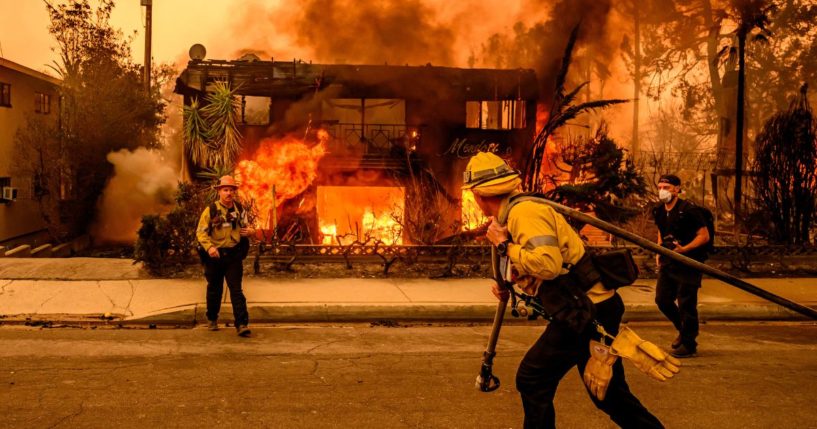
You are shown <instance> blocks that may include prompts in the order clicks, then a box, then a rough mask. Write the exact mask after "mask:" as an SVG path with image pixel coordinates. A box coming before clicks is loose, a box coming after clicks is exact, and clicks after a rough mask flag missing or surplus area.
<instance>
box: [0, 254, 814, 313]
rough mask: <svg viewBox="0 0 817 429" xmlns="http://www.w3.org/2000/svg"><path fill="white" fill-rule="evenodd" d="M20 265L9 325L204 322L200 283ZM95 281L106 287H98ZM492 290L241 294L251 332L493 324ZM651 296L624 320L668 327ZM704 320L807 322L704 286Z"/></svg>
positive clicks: (320, 289) (779, 288) (374, 286)
mask: <svg viewBox="0 0 817 429" xmlns="http://www.w3.org/2000/svg"><path fill="white" fill-rule="evenodd" d="M76 259H79V258H76ZM18 261H20V262H22V263H21V264H20V265H17V263H16V262H15V264H14V265H15V267H14V268H9V262H8V260H5V261H3V263H2V264H0V315H1V316H0V318H1V319H0V320H1V321H4V322H12V321H13V322H20V321H26V320H27V319H30V320H38V321H51V322H71V321H74V322H81V321H97V322H101V321H103V320H109V321H111V322H113V323H118V322H129V323H160V324H178V325H193V324H194V323H202V322H204V321H205V316H204V312H205V286H204V280H203V279H150V278H145V277H146V276H145V275H144V273H143V272H141V270H139V269H138V267H135V266H133V265H130V261H125V263H123V262H111V263H108V262H103V261H97V260H85V261H78V260H74V261H72V262H64V263H65V264H69V263H70V264H74V265H76V267H75V268H74V269H73V270H70V269H68V268H64V267H59V270H57V271H59V274H60V275H58V276H55V275H53V274H49V275H45V274H42V275H41V277H51V278H55V277H60V278H63V279H62V280H53V279H36V277H34V278H35V279H32V276H33V275H36V274H37V272H43V273H44V272H47V271H49V268H50V272H52V273H53V272H54V271H55V270H54V269H55V267H54V266H53V264H54V263H56V262H51V263H49V262H47V260H39V261H37V262H32V261H31V260H23V259H21V260H18ZM52 261H53V260H52ZM67 261H71V260H70V259H69V260H67ZM106 261H107V260H106ZM49 265H50V266H49ZM94 268H95V269H94ZM94 276H96V277H97V278H104V279H107V280H96V279H91V277H94ZM2 278H7V279H5V280H3V279H2ZM22 278H27V279H22ZM750 283H752V284H754V285H756V286H758V287H761V288H763V289H766V290H769V291H771V292H773V293H776V294H778V295H781V296H783V297H785V298H788V299H791V300H794V301H795V302H798V303H800V304H802V305H806V306H809V307H812V308H817V279H814V278H784V279H752V280H750ZM490 284H491V280H489V279H446V280H429V279H357V278H344V279H298V280H281V279H262V278H246V279H245V281H244V291H245V295H246V297H247V301H248V306H249V310H250V320H251V322H254V323H284V322H370V321H377V320H401V321H412V320H413V321H421V320H422V321H446V320H448V321H483V322H490V320H491V319H492V318H493V315H494V311H495V310H496V303H497V301H496V299H495V298H494V297H493V295H491V293H490V290H489V287H490ZM654 291H655V280H646V279H645V280H639V281H638V282H636V284H635V285H634V286H631V287H626V288H622V289H621V290H620V293H621V296H622V298H623V299H624V302H625V304H626V308H627V311H626V313H625V315H624V319H625V320H665V319H664V317H663V316H662V315H661V314H660V312H659V311H658V309H657V308H656V306H655V304H654V303H653V297H654ZM225 296H228V294H226V293H225ZM699 311H700V314H701V318H702V320H742V319H743V320H747V319H748V320H806V319H805V318H804V317H803V316H800V315H799V314H796V313H793V312H790V311H788V310H786V309H783V308H781V307H779V306H778V305H776V304H772V303H769V302H766V301H763V300H761V299H760V298H757V297H755V296H753V295H751V294H748V293H746V292H743V291H741V290H738V289H736V288H734V287H732V286H729V285H726V284H724V283H722V282H720V281H717V280H713V279H705V280H704V285H703V289H702V290H701V292H700V295H699ZM231 317H232V310H231V307H230V304H229V302H225V303H224V304H223V306H222V312H221V320H222V321H230V319H231ZM508 317H511V316H510V312H508Z"/></svg>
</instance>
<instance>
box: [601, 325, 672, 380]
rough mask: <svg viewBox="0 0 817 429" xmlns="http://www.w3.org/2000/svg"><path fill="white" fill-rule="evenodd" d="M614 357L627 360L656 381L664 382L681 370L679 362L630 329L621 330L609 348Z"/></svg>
mask: <svg viewBox="0 0 817 429" xmlns="http://www.w3.org/2000/svg"><path fill="white" fill-rule="evenodd" d="M610 352H611V353H612V354H614V355H617V356H621V357H623V358H625V359H629V360H630V361H631V362H632V363H633V364H634V365H635V366H636V368H638V369H639V370H641V372H643V373H644V374H647V375H649V376H650V377H652V378H654V379H656V380H658V381H666V380H667V379H670V378H672V376H674V375H675V374H678V372H679V371H680V370H681V368H680V366H681V361H679V360H678V359H676V358H674V357H672V356H670V355H668V354H667V353H666V352H665V351H663V350H661V349H660V348H658V346H656V345H655V344H653V343H651V342H649V341H646V340H642V339H641V337H639V336H638V335H636V333H635V332H633V331H632V330H630V328H627V327H625V328H623V329H622V330H621V332H619V334H618V335H617V336H616V339H615V340H614V341H613V344H612V345H611V346H610Z"/></svg>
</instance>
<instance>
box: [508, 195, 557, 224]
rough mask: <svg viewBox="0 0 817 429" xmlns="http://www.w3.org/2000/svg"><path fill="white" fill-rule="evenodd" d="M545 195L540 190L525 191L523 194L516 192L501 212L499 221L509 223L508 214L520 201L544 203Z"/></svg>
mask: <svg viewBox="0 0 817 429" xmlns="http://www.w3.org/2000/svg"><path fill="white" fill-rule="evenodd" d="M545 199H546V198H545V196H544V195H543V194H540V193H538V192H523V193H521V194H516V195H514V196H512V197H511V199H510V200H508V206H507V207H505V211H503V212H502V213H500V214H499V219H498V220H499V223H501V224H502V225H505V224H506V223H508V216H509V215H510V214H511V209H512V208H514V206H516V205H517V204H519V203H523V202H525V201H534V202H538V203H542V200H545Z"/></svg>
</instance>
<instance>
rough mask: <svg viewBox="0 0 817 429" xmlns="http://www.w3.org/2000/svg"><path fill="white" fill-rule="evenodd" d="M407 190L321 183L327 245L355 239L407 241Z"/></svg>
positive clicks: (320, 214) (321, 220) (320, 210)
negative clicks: (405, 204) (404, 217)
mask: <svg viewBox="0 0 817 429" xmlns="http://www.w3.org/2000/svg"><path fill="white" fill-rule="evenodd" d="M404 200H405V193H404V190H403V188H399V187H392V186H367V187H361V186H318V204H317V209H318V222H319V226H320V230H321V234H322V235H323V237H322V238H321V242H322V243H323V244H325V245H337V244H341V245H347V244H351V243H352V242H354V241H360V242H364V241H369V243H370V244H371V241H370V240H375V241H378V240H379V241H380V242H382V243H383V244H386V245H394V244H403V237H402V234H403V229H402V226H401V224H400V220H401V219H402V217H403V203H404Z"/></svg>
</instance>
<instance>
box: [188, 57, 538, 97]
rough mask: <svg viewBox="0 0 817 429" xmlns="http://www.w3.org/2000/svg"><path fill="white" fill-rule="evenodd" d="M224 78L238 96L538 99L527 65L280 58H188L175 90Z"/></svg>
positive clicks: (197, 89)
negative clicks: (323, 93)
mask: <svg viewBox="0 0 817 429" xmlns="http://www.w3.org/2000/svg"><path fill="white" fill-rule="evenodd" d="M213 80H226V81H229V82H230V83H231V84H232V86H233V87H234V88H236V92H237V93H238V94H240V95H252V96H265V97H276V98H290V99H300V98H302V97H303V96H304V95H306V94H308V93H314V92H315V91H317V90H324V89H327V88H336V90H337V91H338V93H337V95H336V96H337V97H339V98H344V97H348V98H402V99H428V98H438V99H461V100H494V99H497V100H501V99H505V100H507V99H523V100H536V99H538V85H537V82H536V74H535V72H534V71H533V70H530V69H513V70H502V69H463V68H454V67H437V66H432V65H426V66H390V65H342V64H309V63H304V62H298V61H293V62H284V61H260V60H256V61H240V60H239V61H222V60H204V61H197V60H193V61H190V62H189V63H188V64H187V68H186V69H185V70H184V71H183V72H182V74H181V75H180V76H179V77H178V78H177V79H176V90H175V91H176V92H177V93H180V94H187V95H195V94H200V93H202V92H203V91H204V89H205V86H204V83H205V82H211V81H213Z"/></svg>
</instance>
